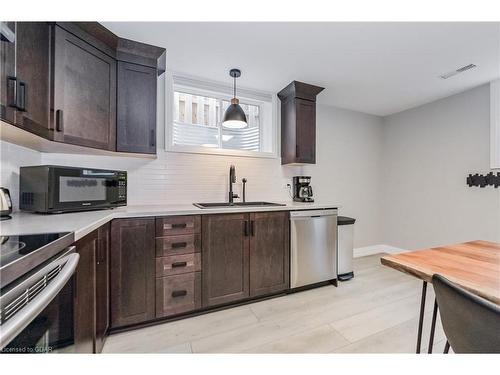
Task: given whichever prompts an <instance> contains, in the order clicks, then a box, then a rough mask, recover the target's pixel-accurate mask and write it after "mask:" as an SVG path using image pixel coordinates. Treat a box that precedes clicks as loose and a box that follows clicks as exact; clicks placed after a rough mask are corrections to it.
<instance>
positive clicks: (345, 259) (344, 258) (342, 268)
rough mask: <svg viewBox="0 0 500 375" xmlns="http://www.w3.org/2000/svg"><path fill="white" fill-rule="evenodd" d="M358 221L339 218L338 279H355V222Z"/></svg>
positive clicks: (343, 217) (349, 218) (350, 218)
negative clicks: (353, 260)
mask: <svg viewBox="0 0 500 375" xmlns="http://www.w3.org/2000/svg"><path fill="white" fill-rule="evenodd" d="M355 221H356V219H353V218H352V217H346V216H338V217H337V228H338V229H337V231H338V236H337V240H338V243H337V249H338V250H337V251H338V252H337V254H338V255H337V256H338V259H337V264H338V269H337V275H338V276H337V278H338V280H339V281H346V280H349V279H352V278H353V277H354V271H353V267H352V257H353V249H354V222H355Z"/></svg>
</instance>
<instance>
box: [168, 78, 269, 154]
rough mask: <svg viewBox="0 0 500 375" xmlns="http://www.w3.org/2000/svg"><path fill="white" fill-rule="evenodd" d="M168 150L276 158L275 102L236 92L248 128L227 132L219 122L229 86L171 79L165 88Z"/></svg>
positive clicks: (266, 95)
mask: <svg viewBox="0 0 500 375" xmlns="http://www.w3.org/2000/svg"><path fill="white" fill-rule="evenodd" d="M168 87H169V89H168V90H169V91H170V95H167V97H168V99H167V100H169V103H168V106H167V108H170V110H169V112H170V116H168V117H167V132H166V133H167V137H168V139H167V150H169V151H178V152H198V153H211V154H229V155H240V156H257V157H276V121H275V112H276V111H275V107H276V101H275V99H274V98H273V95H271V94H269V93H260V92H254V91H249V90H240V89H238V98H239V100H240V106H241V107H242V108H243V110H244V112H245V114H246V116H247V123H248V126H247V127H246V128H244V129H227V128H224V127H223V126H222V118H223V116H224V112H225V111H226V109H227V107H228V106H229V105H230V100H231V97H232V95H231V93H232V88H231V86H226V85H220V84H214V83H211V82H206V81H199V80H194V79H190V78H185V77H178V76H172V78H171V84H170V85H169V86H168Z"/></svg>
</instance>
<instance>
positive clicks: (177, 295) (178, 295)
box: [172, 290, 188, 297]
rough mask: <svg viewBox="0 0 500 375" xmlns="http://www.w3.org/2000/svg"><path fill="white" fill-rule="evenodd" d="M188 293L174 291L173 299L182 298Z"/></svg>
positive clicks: (185, 291)
mask: <svg viewBox="0 0 500 375" xmlns="http://www.w3.org/2000/svg"><path fill="white" fill-rule="evenodd" d="M186 294H188V293H187V290H174V291H173V292H172V297H182V296H185V295H186Z"/></svg>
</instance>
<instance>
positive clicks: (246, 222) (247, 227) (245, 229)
mask: <svg viewBox="0 0 500 375" xmlns="http://www.w3.org/2000/svg"><path fill="white" fill-rule="evenodd" d="M249 224H250V223H249V222H248V220H245V222H244V225H243V233H244V234H245V237H248V231H249Z"/></svg>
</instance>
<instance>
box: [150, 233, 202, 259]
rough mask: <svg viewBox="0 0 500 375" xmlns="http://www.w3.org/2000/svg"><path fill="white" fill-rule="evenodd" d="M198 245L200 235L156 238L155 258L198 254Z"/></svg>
mask: <svg viewBox="0 0 500 375" xmlns="http://www.w3.org/2000/svg"><path fill="white" fill-rule="evenodd" d="M200 243H201V240H200V234H184V235H181V236H167V237H158V238H156V256H157V257H165V256H169V255H178V254H191V253H199V252H200Z"/></svg>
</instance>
